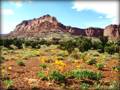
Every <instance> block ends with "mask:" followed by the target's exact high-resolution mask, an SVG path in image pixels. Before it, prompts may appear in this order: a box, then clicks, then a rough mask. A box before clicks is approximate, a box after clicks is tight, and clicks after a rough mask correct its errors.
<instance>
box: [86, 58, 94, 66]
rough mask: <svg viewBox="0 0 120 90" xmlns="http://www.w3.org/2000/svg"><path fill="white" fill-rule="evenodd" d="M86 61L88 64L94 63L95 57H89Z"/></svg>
mask: <svg viewBox="0 0 120 90" xmlns="http://www.w3.org/2000/svg"><path fill="white" fill-rule="evenodd" d="M86 63H87V64H89V65H93V64H96V58H91V59H89V60H87V61H86Z"/></svg>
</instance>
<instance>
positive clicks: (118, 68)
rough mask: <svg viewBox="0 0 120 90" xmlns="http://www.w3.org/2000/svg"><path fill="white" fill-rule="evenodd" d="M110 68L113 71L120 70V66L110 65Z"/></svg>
mask: <svg viewBox="0 0 120 90" xmlns="http://www.w3.org/2000/svg"><path fill="white" fill-rule="evenodd" d="M112 69H113V70H115V71H120V66H114V67H112Z"/></svg>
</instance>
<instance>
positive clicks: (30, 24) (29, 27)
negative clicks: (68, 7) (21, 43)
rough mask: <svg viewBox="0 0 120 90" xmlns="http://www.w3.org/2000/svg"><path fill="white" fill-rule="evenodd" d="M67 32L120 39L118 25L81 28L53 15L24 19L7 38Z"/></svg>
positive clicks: (119, 26)
mask: <svg viewBox="0 0 120 90" xmlns="http://www.w3.org/2000/svg"><path fill="white" fill-rule="evenodd" d="M51 32H52V33H60V34H61V33H62V34H63V33H69V34H71V35H81V36H88V37H103V36H106V37H108V38H109V39H111V40H119V39H120V25H109V26H106V27H105V28H95V27H89V28H86V29H81V28H77V27H71V26H65V25H63V24H62V23H60V22H58V20H57V19H56V18H55V17H52V16H50V15H48V14H47V15H44V16H42V17H39V18H35V19H32V20H24V21H22V22H21V23H20V24H18V25H17V26H16V28H15V30H14V31H12V32H10V33H9V34H8V35H7V37H9V38H28V37H41V36H42V34H44V35H47V34H48V33H51Z"/></svg>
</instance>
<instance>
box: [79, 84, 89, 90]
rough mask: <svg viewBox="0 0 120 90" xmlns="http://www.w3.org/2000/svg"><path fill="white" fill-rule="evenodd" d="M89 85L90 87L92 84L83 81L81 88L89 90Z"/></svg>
mask: <svg viewBox="0 0 120 90" xmlns="http://www.w3.org/2000/svg"><path fill="white" fill-rule="evenodd" d="M89 87H90V85H89V84H87V83H82V84H81V85H80V88H81V89H82V90H88V88H89Z"/></svg>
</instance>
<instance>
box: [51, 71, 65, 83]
mask: <svg viewBox="0 0 120 90" xmlns="http://www.w3.org/2000/svg"><path fill="white" fill-rule="evenodd" d="M50 79H52V80H55V81H59V82H64V80H65V76H64V75H63V74H61V73H60V72H59V71H53V72H52V73H51V74H50Z"/></svg>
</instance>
